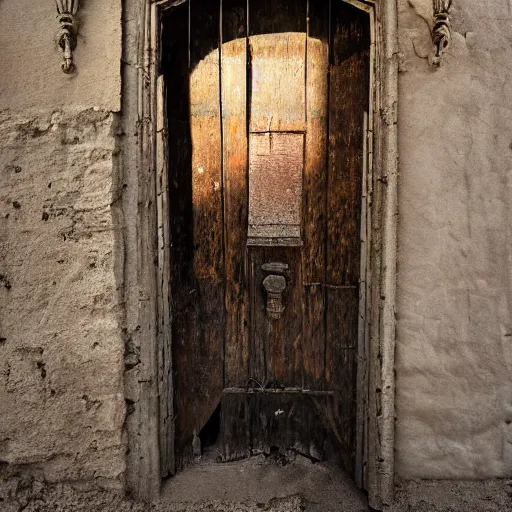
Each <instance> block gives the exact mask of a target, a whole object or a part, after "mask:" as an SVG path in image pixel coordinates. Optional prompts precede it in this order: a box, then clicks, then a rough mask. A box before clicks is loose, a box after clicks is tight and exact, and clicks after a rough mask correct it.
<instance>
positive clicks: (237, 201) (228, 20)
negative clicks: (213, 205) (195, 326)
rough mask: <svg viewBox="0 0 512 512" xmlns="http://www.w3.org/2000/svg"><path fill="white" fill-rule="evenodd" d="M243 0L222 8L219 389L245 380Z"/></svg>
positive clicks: (225, 0)
mask: <svg viewBox="0 0 512 512" xmlns="http://www.w3.org/2000/svg"><path fill="white" fill-rule="evenodd" d="M246 8H247V2H246V0H223V2H222V9H223V11H222V29H223V31H222V39H223V41H225V42H224V43H223V45H222V63H221V78H222V122H223V158H224V164H223V165H224V194H225V198H224V205H225V206H224V212H225V213H224V222H225V228H224V229H225V244H226V255H225V258H226V259H225V261H226V297H225V301H226V312H227V317H226V353H225V383H224V385H225V386H244V385H245V384H246V383H247V379H248V374H249V370H248V363H249V334H248V327H247V326H248V287H247V257H246V248H245V247H246V243H247V209H248V202H249V199H248V190H247V94H246V92H247V79H246V78H247V62H246V59H247V51H246V37H245V36H246V29H247V18H246Z"/></svg>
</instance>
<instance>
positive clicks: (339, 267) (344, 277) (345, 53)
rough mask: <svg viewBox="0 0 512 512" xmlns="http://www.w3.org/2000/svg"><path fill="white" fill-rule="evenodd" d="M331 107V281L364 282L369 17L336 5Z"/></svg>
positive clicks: (332, 43)
mask: <svg viewBox="0 0 512 512" xmlns="http://www.w3.org/2000/svg"><path fill="white" fill-rule="evenodd" d="M331 23H332V41H331V45H332V52H331V53H332V58H333V62H332V65H331V73H330V93H329V97H330V105H329V170H328V176H329V181H328V225H327V238H328V240H327V280H328V283H329V284H333V285H352V286H356V285H358V282H359V266H360V226H361V179H362V173H361V169H362V161H363V138H364V128H363V125H364V112H365V111H367V110H368V78H369V51H370V33H369V32H370V31H369V18H368V15H367V13H365V12H363V11H360V10H358V9H357V8H356V7H354V6H352V5H350V4H346V3H344V2H333V3H332V20H331Z"/></svg>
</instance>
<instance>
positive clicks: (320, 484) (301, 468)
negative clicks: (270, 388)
mask: <svg viewBox="0 0 512 512" xmlns="http://www.w3.org/2000/svg"><path fill="white" fill-rule="evenodd" d="M367 510H368V508H367V504H366V499H365V496H364V495H363V494H362V493H361V492H359V491H358V489H356V487H355V485H354V484H353V482H351V481H350V479H348V478H347V477H346V476H345V475H344V474H343V473H342V472H341V471H339V470H337V469H336V468H333V467H330V466H327V465H324V464H319V463H317V464H313V463H312V462H310V461H309V460H308V459H304V458H302V457H295V458H293V460H287V461H286V463H285V464H283V459H280V458H276V457H267V458H265V457H264V456H261V457H254V458H251V459H248V460H245V461H240V462H236V463H227V464H217V463H215V462H214V461H213V460H211V459H208V458H206V460H203V461H201V462H199V463H194V464H192V465H191V466H190V467H188V468H187V469H186V470H185V471H183V472H182V473H180V474H178V476H176V477H175V478H173V479H171V480H169V481H168V482H167V483H166V485H165V486H164V489H163V491H162V496H161V498H160V499H159V500H157V501H155V502H154V503H152V504H141V503H134V502H131V501H129V500H127V499H123V498H121V497H119V496H118V495H116V494H115V493H109V492H106V491H103V492H98V491H90V492H79V491H77V490H75V489H73V488H72V487H70V486H64V485H59V486H54V487H52V488H48V487H44V486H39V487H38V486H37V485H35V484H34V483H32V486H27V487H26V488H25V489H24V490H21V491H20V492H18V493H17V495H16V498H15V499H12V497H11V499H9V498H7V499H6V497H4V498H2V496H0V512H22V511H23V512H364V511H367ZM509 511H510V512H512V480H488V481H481V482H468V481H460V482H457V481H409V482H399V483H398V484H397V493H396V503H395V505H394V506H393V507H392V508H390V509H388V512H509Z"/></svg>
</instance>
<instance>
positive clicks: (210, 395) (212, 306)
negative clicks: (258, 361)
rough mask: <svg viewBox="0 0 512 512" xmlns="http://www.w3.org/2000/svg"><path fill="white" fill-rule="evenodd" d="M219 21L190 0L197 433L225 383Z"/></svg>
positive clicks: (190, 408) (208, 7) (207, 5)
mask: <svg viewBox="0 0 512 512" xmlns="http://www.w3.org/2000/svg"><path fill="white" fill-rule="evenodd" d="M219 23H220V10H219V4H218V3H217V2H192V3H191V7H190V27H191V28H190V43H189V44H190V59H191V60H190V66H191V69H190V114H191V116H190V119H191V124H190V134H191V140H192V162H191V164H192V201H193V240H194V259H193V269H194V278H195V285H196V288H195V292H194V294H195V298H194V300H195V303H196V310H197V324H196V329H195V332H194V331H192V332H191V333H190V334H191V339H190V340H188V343H187V344H186V347H185V349H186V350H187V351H189V350H191V349H192V350H195V351H196V354H197V359H196V361H197V364H198V368H194V367H193V366H192V368H190V367H189V369H188V371H189V373H190V377H191V378H190V380H192V379H194V381H193V382H190V395H189V397H188V400H189V403H188V404H187V409H185V410H186V414H187V415H190V417H191V421H192V425H193V428H195V430H196V431H197V432H198V433H199V432H200V430H201V429H202V427H203V426H204V425H205V424H206V422H207V421H208V419H209V418H210V416H211V415H212V413H213V412H214V410H215V409H216V407H217V406H218V404H219V402H220V398H221V394H222V388H223V358H224V353H223V352H224V335H225V310H224V307H223V302H224V251H223V247H224V240H223V238H224V226H223V201H222V168H221V158H222V157H221V109H220V87H219V84H220V81H219V80H220V77H219V75H220V66H219ZM189 344H192V345H193V346H192V347H190V346H189ZM189 357H190V356H189ZM187 434H188V435H190V434H192V432H190V431H189V432H187Z"/></svg>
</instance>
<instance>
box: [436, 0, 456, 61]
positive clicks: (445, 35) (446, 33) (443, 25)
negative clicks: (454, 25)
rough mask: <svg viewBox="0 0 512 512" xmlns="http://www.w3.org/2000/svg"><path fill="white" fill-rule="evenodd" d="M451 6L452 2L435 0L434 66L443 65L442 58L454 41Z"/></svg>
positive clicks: (450, 0)
mask: <svg viewBox="0 0 512 512" xmlns="http://www.w3.org/2000/svg"><path fill="white" fill-rule="evenodd" d="M451 6H452V0H434V28H433V30H432V39H433V41H434V45H435V54H434V57H433V58H432V64H433V65H434V66H440V65H441V57H442V55H443V53H444V52H445V51H446V50H447V48H448V46H449V45H450V41H451V39H452V30H451V26H450V7H451Z"/></svg>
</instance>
